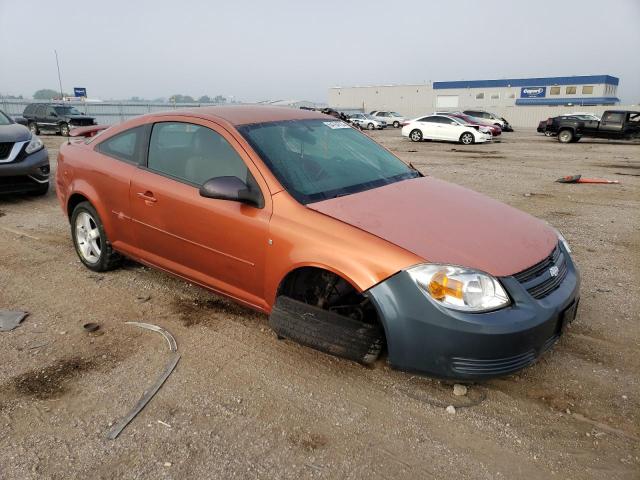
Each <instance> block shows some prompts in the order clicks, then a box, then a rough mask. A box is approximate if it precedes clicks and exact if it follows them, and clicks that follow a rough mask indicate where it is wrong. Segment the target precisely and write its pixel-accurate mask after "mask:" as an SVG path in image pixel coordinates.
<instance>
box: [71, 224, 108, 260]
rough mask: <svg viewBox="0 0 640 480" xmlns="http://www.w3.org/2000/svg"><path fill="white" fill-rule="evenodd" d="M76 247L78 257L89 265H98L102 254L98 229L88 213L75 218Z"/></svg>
mask: <svg viewBox="0 0 640 480" xmlns="http://www.w3.org/2000/svg"><path fill="white" fill-rule="evenodd" d="M76 245H78V250H79V251H80V255H82V258H84V259H85V260H86V261H87V262H89V263H98V262H99V261H100V255H101V252H102V242H101V239H100V229H99V228H98V224H97V223H96V220H95V219H94V218H93V217H92V216H91V215H90V214H89V213H88V212H81V213H79V214H78V216H77V217H76Z"/></svg>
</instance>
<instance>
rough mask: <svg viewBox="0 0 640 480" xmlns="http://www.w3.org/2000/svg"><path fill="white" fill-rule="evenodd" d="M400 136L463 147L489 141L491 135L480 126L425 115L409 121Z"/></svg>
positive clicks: (441, 116) (455, 119)
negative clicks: (460, 144) (462, 145)
mask: <svg viewBox="0 0 640 480" xmlns="http://www.w3.org/2000/svg"><path fill="white" fill-rule="evenodd" d="M402 136H403V137H409V139H410V140H411V141H413V142H420V141H422V140H444V141H447V142H459V143H463V144H465V145H471V144H472V143H484V142H490V141H491V133H490V132H487V131H485V129H481V127H480V126H478V125H470V124H467V123H465V122H464V121H462V120H460V119H459V118H455V117H449V116H447V115H427V116H426V117H419V118H416V119H414V120H411V121H409V122H408V123H406V124H405V125H404V126H403V127H402Z"/></svg>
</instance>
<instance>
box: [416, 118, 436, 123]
mask: <svg viewBox="0 0 640 480" xmlns="http://www.w3.org/2000/svg"><path fill="white" fill-rule="evenodd" d="M434 118H435V117H422V118H421V119H420V120H418V121H419V122H433V119H434Z"/></svg>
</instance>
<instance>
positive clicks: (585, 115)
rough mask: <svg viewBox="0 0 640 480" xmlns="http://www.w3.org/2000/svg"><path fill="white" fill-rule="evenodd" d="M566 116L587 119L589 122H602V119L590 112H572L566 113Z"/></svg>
mask: <svg viewBox="0 0 640 480" xmlns="http://www.w3.org/2000/svg"><path fill="white" fill-rule="evenodd" d="M564 115H565V116H579V117H587V118H588V119H589V120H597V121H600V117H599V116H598V115H595V114H593V113H590V112H571V113H565V114H564Z"/></svg>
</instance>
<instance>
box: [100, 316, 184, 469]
mask: <svg viewBox="0 0 640 480" xmlns="http://www.w3.org/2000/svg"><path fill="white" fill-rule="evenodd" d="M126 324H127V325H134V326H136V327H140V328H144V329H147V330H151V331H154V332H157V333H159V334H160V335H162V336H163V337H164V339H165V340H166V341H167V343H168V344H169V351H170V352H171V357H170V359H169V362H168V363H167V366H166V367H165V368H164V370H163V371H162V373H161V374H160V376H159V377H158V379H157V380H156V381H155V383H154V384H153V385H152V386H151V387H150V388H148V389H147V390H145V392H144V393H143V394H142V397H140V400H138V402H137V403H136V404H135V406H134V407H133V409H131V411H130V412H129V413H128V414H127V415H125V416H124V418H122V419H121V420H120V421H119V422H117V423H116V424H115V425H113V427H112V428H111V430H109V432H108V433H107V438H108V439H109V440H115V439H116V438H118V435H120V433H121V432H122V430H124V429H125V427H126V426H127V425H129V423H130V422H131V420H133V419H134V418H135V417H136V415H138V413H140V412H141V411H142V409H143V408H144V407H145V406H146V405H147V403H149V401H150V400H151V399H152V398H153V396H154V395H155V394H156V393H158V390H160V387H162V385H163V384H164V382H165V381H166V380H167V378H169V375H171V372H173V370H174V369H175V368H176V365H177V364H178V361H179V360H180V355H178V345H177V343H176V340H175V338H174V337H173V335H171V333H169V331H168V330H165V329H164V328H162V327H158V326H157V325H152V324H150V323H141V322H126ZM165 466H166V464H165ZM169 466H170V465H169Z"/></svg>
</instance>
